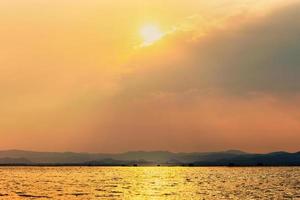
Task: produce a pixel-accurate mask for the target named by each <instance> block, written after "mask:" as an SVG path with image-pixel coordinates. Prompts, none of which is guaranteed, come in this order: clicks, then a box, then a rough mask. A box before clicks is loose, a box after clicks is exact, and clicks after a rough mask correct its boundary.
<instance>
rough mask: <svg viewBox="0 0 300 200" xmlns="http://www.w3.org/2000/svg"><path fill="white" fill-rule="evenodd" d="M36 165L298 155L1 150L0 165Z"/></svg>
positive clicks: (287, 159)
mask: <svg viewBox="0 0 300 200" xmlns="http://www.w3.org/2000/svg"><path fill="white" fill-rule="evenodd" d="M14 163H15V164H19V163H24V164H25V163H30V164H39V165H42V164H44V165H48V164H50V165H55V164H56V165H134V164H138V165H155V164H164V165H188V164H190V165H195V166H205V165H216V166H220V165H222V166H223V165H237V166H244V165H251V166H252V165H283V166H286V165H300V152H297V153H288V152H273V153H269V154H253V153H246V152H242V151H239V150H228V151H220V152H194V153H172V152H168V151H131V152H126V153H119V154H97V153H74V152H35V151H22V150H7V151H0V164H14Z"/></svg>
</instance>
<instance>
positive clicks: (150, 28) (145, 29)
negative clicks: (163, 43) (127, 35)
mask: <svg viewBox="0 0 300 200" xmlns="http://www.w3.org/2000/svg"><path fill="white" fill-rule="evenodd" d="M140 35H141V38H142V40H143V44H142V46H149V45H152V44H153V43H154V42H156V41H158V40H160V39H161V38H162V37H163V35H164V34H163V32H162V31H161V30H160V28H159V27H158V26H156V25H154V24H146V25H144V26H142V27H141V29H140Z"/></svg>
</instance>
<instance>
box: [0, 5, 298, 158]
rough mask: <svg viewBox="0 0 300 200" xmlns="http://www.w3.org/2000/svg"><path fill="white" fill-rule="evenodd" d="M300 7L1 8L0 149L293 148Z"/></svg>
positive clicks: (259, 150)
mask: <svg viewBox="0 0 300 200" xmlns="http://www.w3.org/2000/svg"><path fill="white" fill-rule="evenodd" d="M299 10H300V1H299V0H260V1H257V0H211V1H205V0H177V1H174V0H164V1H161V0H151V1H146V0H100V1H99V0H77V1H71V0H51V1H50V0H27V1H23V0H3V1H0V44H1V45H0V91H1V92H0V149H2V150H3V149H26V150H38V151H77V152H111V153H114V152H125V151H134V150H145V151H152V150H168V151H174V152H195V151H220V150H227V149H240V150H244V151H249V152H271V151H279V150H284V151H290V152H295V151H299V150H300V143H299V141H300V78H299V77H300V25H299V21H300V12H299Z"/></svg>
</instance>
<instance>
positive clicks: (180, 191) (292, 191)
mask: <svg viewBox="0 0 300 200" xmlns="http://www.w3.org/2000/svg"><path fill="white" fill-rule="evenodd" d="M50 198H51V199H84V200H87V199H217V200H219V199H298V200H299V199H300V168H297V167H290V168H288V167H286V168H275V167H274V168H272V167H268V168H227V167H207V168H206V167H199V168H198V167H190V168H189V167H2V168H0V199H50Z"/></svg>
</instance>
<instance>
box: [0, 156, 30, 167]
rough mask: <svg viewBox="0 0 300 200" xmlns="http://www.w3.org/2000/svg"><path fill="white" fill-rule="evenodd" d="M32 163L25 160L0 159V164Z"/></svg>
mask: <svg viewBox="0 0 300 200" xmlns="http://www.w3.org/2000/svg"><path fill="white" fill-rule="evenodd" d="M31 163H32V162H31V161H30V160H27V159H25V158H8V157H6V158H0V164H13V165H16V164H31Z"/></svg>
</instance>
